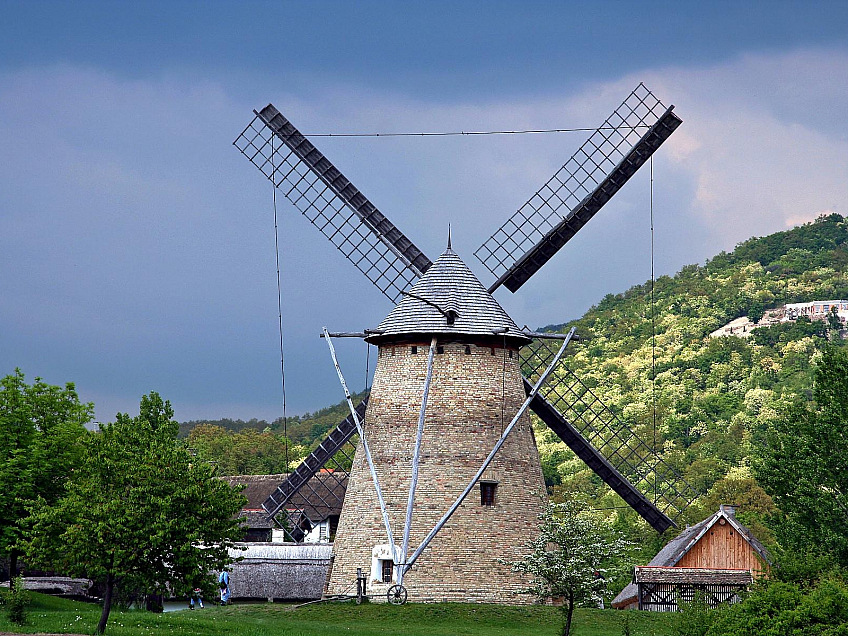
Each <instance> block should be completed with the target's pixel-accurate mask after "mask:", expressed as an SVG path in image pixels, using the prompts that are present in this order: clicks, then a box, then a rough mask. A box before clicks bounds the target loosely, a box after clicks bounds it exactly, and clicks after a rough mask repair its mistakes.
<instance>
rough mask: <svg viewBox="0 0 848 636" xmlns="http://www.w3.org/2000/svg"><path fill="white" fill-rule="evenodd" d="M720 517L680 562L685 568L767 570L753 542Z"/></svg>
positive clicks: (758, 572) (761, 571)
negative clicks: (752, 545) (749, 541)
mask: <svg viewBox="0 0 848 636" xmlns="http://www.w3.org/2000/svg"><path fill="white" fill-rule="evenodd" d="M723 521H724V519H719V520H718V522H716V523H715V524H714V525H713V527H712V528H710V529H709V530H708V531H707V533H706V534H705V535H704V536H703V537H701V538H700V539H699V540H698V543H696V544H695V545H693V546H692V549H691V550H689V552H687V553H686V554H684V555H683V558H682V559H680V561H679V562H678V563H677V567H681V568H722V569H740V570H751V571H752V572H753V573H754V576H760V575H762V574H763V570H764V568H763V564H762V562H761V561H760V559H759V558H758V557H757V553H756V552H754V549H753V548H752V547H751V545H750V544H749V543H748V542H747V541H746V540H745V538H744V537H742V536H741V535H740V534H739V533H738V532H736V530H735V529H734V528H733V526H732V525H730V524H729V523H727V522H724V524H723V525H722V522H723Z"/></svg>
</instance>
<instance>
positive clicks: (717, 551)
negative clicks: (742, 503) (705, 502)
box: [612, 505, 770, 612]
mask: <svg viewBox="0 0 848 636" xmlns="http://www.w3.org/2000/svg"><path fill="white" fill-rule="evenodd" d="M769 563H770V559H769V555H768V552H767V551H766V549H765V547H763V545H762V544H761V543H760V542H759V541H758V540H757V538H756V537H754V536H753V534H751V531H750V530H749V529H748V528H746V527H745V526H743V525H742V524H741V523H739V520H738V519H736V514H735V507H734V506H728V505H722V506H721V508H720V509H719V511H718V512H716V513H715V514H713V515H711V516H710V517H708V518H707V519H704V520H703V521H701V522H700V523H698V524H695V525H694V526H690V527H688V528H686V529H685V530H684V531H683V532H681V533H680V534H679V535H678V536H677V537H675V538H674V539H672V540H671V541H669V542H668V544H666V546H665V547H664V548H663V549H662V550H660V551H659V553H657V555H656V556H655V557H654V558H653V559H652V560H651V562H650V563H649V564H648V565H647V566H637V567H636V568H635V569H634V574H633V581H632V582H631V583H629V584H628V585H627V586H626V587H625V588H624V589H623V590H622V591H621V593H620V594H619V595H618V596H616V597H615V599H614V600H613V602H612V605H613V607H615V608H618V609H644V610H650V611H657V612H669V611H677V609H678V606H677V603H678V600H679V599H682V600H684V601H688V600H692V599H694V598H695V596H696V595H697V594H698V592H700V593H702V594H703V595H704V599H705V600H706V602H707V603H708V604H710V605H718V604H720V603H734V602H736V601H737V600H738V599H739V592H740V591H742V590H744V589H747V588H748V587H749V586H750V585H751V583H752V582H753V580H754V579H755V578H757V577H758V576H762V575H763V574H764V573H766V572H767V570H768V567H769Z"/></svg>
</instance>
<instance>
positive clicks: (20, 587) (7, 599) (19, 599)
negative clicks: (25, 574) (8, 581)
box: [0, 576, 32, 625]
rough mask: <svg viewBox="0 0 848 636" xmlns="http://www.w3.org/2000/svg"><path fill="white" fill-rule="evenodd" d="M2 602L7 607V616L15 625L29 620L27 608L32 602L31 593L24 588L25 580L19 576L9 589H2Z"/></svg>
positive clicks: (0, 600) (0, 595)
mask: <svg viewBox="0 0 848 636" xmlns="http://www.w3.org/2000/svg"><path fill="white" fill-rule="evenodd" d="M0 602H2V604H3V605H4V607H5V609H6V616H7V617H8V618H9V621H10V622H12V623H14V624H15V625H24V624H25V623H26V622H27V608H28V607H29V605H30V603H31V602H32V598H31V595H30V593H29V592H28V591H27V590H26V588H24V580H23V579H22V578H21V577H20V576H19V577H17V578H16V579H14V582H13V583H12V585H10V587H9V589H7V590H0Z"/></svg>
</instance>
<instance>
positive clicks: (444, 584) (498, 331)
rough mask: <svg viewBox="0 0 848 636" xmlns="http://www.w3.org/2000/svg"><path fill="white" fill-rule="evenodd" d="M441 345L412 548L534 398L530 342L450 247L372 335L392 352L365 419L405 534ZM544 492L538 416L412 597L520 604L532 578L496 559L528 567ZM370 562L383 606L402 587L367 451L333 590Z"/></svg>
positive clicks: (482, 486) (351, 496)
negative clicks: (524, 360) (523, 358)
mask: <svg viewBox="0 0 848 636" xmlns="http://www.w3.org/2000/svg"><path fill="white" fill-rule="evenodd" d="M377 332H378V333H377ZM433 338H435V339H436V343H437V344H436V353H435V356H434V361H433V365H432V382H431V384H430V389H429V397H428V402H427V409H426V413H425V420H424V427H423V438H422V442H421V459H420V465H419V474H418V483H419V486H418V488H417V489H416V493H415V500H414V511H415V514H414V518H413V524H412V527H411V532H410V541H411V545H419V544H420V543H421V542H422V541H423V540H424V538H425V536H426V534H427V533H428V531H429V530H430V529H431V528H433V526H434V525H435V524H436V523H437V522H438V521H439V519H440V518H441V517H442V515H443V514H444V512H445V510H447V509H448V508H449V506H450V505H451V504H452V503H453V502H454V500H455V499H456V497H457V495H459V493H461V492H462V490H463V488H465V486H466V485H467V484H468V483H469V481H470V480H471V479H472V478H473V477H474V475H475V473H476V472H477V470H478V468H479V467H480V466H481V464H482V462H483V461H484V459H485V458H486V456H487V454H488V453H489V451H490V450H491V449H492V447H493V446H494V444H495V442H497V440H498V438H499V437H500V436H501V433H502V432H503V430H504V427H505V426H506V425H507V424H509V422H510V419H511V417H512V415H513V414H515V413H516V412H517V411H518V409H519V408H520V407H521V404H522V402H523V401H524V400H525V397H526V395H525V391H524V385H523V382H522V375H521V370H520V368H519V364H518V361H519V356H518V352H519V349H520V348H521V347H522V346H524V345H526V344H528V343H529V342H530V338H529V337H528V336H526V335H524V334H523V333H522V332H521V330H520V329H519V328H518V326H517V325H516V324H515V323H514V322H513V321H512V319H511V318H510V317H509V316H508V315H507V314H506V312H505V311H504V310H503V309H502V308H501V306H500V305H499V304H498V303H497V301H496V300H495V299H494V298H493V297H492V295H491V294H489V292H488V291H486V288H485V287H483V285H482V284H481V283H480V281H479V280H477V278H476V277H475V276H474V274H473V273H472V272H471V270H470V269H469V268H468V267H467V266H466V265H465V263H463V262H462V260H461V259H460V258H459V256H458V255H457V254H456V253H455V252H454V251H453V250H452V249H451V248H450V243H449V244H448V248H447V250H445V252H444V253H443V254H442V255H441V256H440V257H439V258H438V259H436V261H435V262H434V263H433V265H432V266H431V267H430V268H429V269H428V270H427V272H426V273H425V274H424V276H422V277H421V279H419V281H418V282H417V283H416V284H415V285H414V286H413V287H412V289H410V291H409V293H408V294H407V295H406V296H405V298H404V299H403V300H402V301H401V302H400V303H399V304H398V305H397V306H396V307H395V308H394V309H393V310H392V312H391V313H390V314H389V315H388V316H387V317H386V318H385V320H383V321H382V322H381V323H380V325H379V326H378V327H377V329H376V330H375V334H373V335H369V336H368V338H367V339H368V340H369V341H371V342H372V343H374V344H375V345H377V347H378V351H379V354H378V360H377V369H376V371H375V375H374V383H373V385H372V389H371V396H370V399H369V403H368V410H367V412H366V415H365V427H366V435H367V436H368V440H369V444H370V447H371V454H372V455H373V457H374V462H375V464H376V470H377V473H378V475H379V481H380V485H381V487H382V489H383V497H384V498H385V503H386V508H387V511H388V514H389V516H390V519H391V525H392V527H394V528H403V527H404V516H405V510H406V507H407V499H408V497H407V495H408V492H409V489H410V482H411V472H410V469H409V468H410V466H411V465H412V459H413V457H412V455H413V449H414V447H415V440H416V430H417V423H418V416H419V405H420V403H421V400H422V388H421V387H422V386H423V385H424V381H425V379H426V374H427V367H428V364H427V363H428V351H429V348H430V345H431V344H432V342H433ZM544 492H545V483H544V478H543V476H542V470H541V466H540V463H539V452H538V450H537V449H536V443H535V440H534V438H533V431H532V428H531V426H530V417H529V414H527V413H525V414H524V416H523V417H522V418H521V419H520V421H519V422H518V424H517V425H516V426H515V427H514V428H513V430H512V433H511V434H510V436H509V437H508V438H507V441H506V442H505V443H504V445H503V446H502V447H501V449H500V451H499V452H498V453H497V455H496V456H495V458H494V460H493V462H492V463H491V465H490V466H489V467H488V468H487V469H486V471H485V472H484V473H483V476H482V479H480V481H479V482H478V485H477V487H476V489H475V491H472V494H471V495H469V497H467V498H466V500H465V501H464V502H463V504H462V505H461V506H460V507H459V508H458V510H457V512H456V513H455V514H454V515H453V517H452V518H451V519H450V521H449V522H448V523H447V525H445V527H444V528H443V529H442V530H441V532H440V533H439V534H438V536H437V537H436V538H435V539H434V540H433V542H432V543H430V545H429V547H428V548H427V550H426V551H425V552H424V553H423V554H422V555H421V558H420V559H419V561H418V564H417V565H416V566H415V567H414V568H413V569H411V570H410V571H409V573H408V574H406V576H405V578H404V579H403V581H404V585H405V586H406V587H407V589H408V590H409V595H410V598H411V599H413V600H428V601H481V602H516V598H518V599H519V600H520V597H516V596H515V595H514V592H516V591H518V589H519V588H521V587H522V584H524V583H525V582H524V581H522V580H520V579H517V578H516V577H515V575H513V574H511V573H510V572H509V567H508V566H505V565H502V564H499V563H498V561H497V560H498V558H507V559H517V558H518V557H519V551H520V550H521V548H522V547H523V545H524V544H525V543H526V542H527V539H528V537H532V536H533V535H534V533H535V532H536V530H535V528H536V526H537V517H538V514H539V512H540V511H541V508H542V496H543V495H544ZM380 537H381V538H380ZM398 543H400V542H399V541H398ZM399 547H400V546H399ZM363 566H365V568H366V570H367V569H368V567H369V566H370V574H369V576H368V586H369V592H371V593H374V594H379V595H380V596H383V595H384V594H385V593H386V591H387V590H388V588H389V587H391V586H392V585H394V584H395V583H396V582H397V580H398V572H397V569H396V568H394V567H393V564H392V553H391V550H390V546H388V545H387V544H386V535H385V532H384V530H383V523H382V519H381V516H380V506H379V505H378V501H377V497H376V494H375V490H374V487H373V485H372V480H371V475H370V473H369V468H368V466H367V463H366V461H365V456H364V452H363V450H362V448H361V447H360V448H359V449H358V450H357V453H356V458H355V460H354V462H353V468H352V469H351V475H350V481H349V484H348V490H347V495H346V497H345V504H344V510H343V514H342V518H341V521H340V523H339V529H338V534H337V535H336V541H335V557H334V562H333V569H332V573H331V578H330V585H329V589H328V591H329V593H330V594H337V593H342V592H343V591H344V590H345V589H346V588H348V587H350V581H351V580H354V579H355V578H356V569H357V567H363Z"/></svg>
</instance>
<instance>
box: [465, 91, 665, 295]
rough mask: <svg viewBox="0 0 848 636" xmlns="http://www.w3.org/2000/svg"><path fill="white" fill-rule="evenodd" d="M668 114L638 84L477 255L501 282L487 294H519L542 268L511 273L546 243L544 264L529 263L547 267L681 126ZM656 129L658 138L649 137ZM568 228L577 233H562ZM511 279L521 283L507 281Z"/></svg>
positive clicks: (656, 100) (542, 258)
mask: <svg viewBox="0 0 848 636" xmlns="http://www.w3.org/2000/svg"><path fill="white" fill-rule="evenodd" d="M670 111H671V109H670V108H667V107H666V106H665V105H664V104H663V103H662V102H661V101H660V100H659V99H658V98H657V97H656V96H655V95H654V94H653V93H652V92H651V91H650V90H648V88H647V87H645V85H644V84H642V83H640V84H639V85H638V86H637V87H636V88H635V89H634V90H633V91H632V92H631V93H630V95H628V96H627V98H625V100H624V101H623V102H622V103H621V105H619V106H618V108H616V109H615V110H614V111H613V113H612V114H611V115H610V116H609V117H607V119H606V120H605V121H604V123H603V124H602V125H601V126H600V127H599V128H597V129H596V130H595V131H594V132H593V133H592V134H591V135H590V136H589V138H588V139H587V140H586V141H585V142H584V143H583V145H582V146H580V148H579V149H578V150H577V151H576V152H575V153H574V154H573V155H572V156H571V158H570V159H569V160H568V161H566V162H565V164H563V166H562V167H561V168H560V169H559V170H558V171H557V172H556V173H554V175H553V176H552V177H551V178H550V179H549V180H548V182H547V183H545V185H543V186H542V187H541V188H539V190H538V191H537V192H536V193H535V194H534V195H533V196H532V197H530V199H529V200H528V201H527V202H526V203H525V204H524V205H522V206H521V207H520V208H519V209H518V211H517V212H516V213H515V214H513V215H512V216H511V217H510V218H509V219H508V220H507V221H506V222H505V223H504V224H503V225H502V226H501V227H500V228H499V229H498V230H497V231H495V233H494V234H493V235H492V236H491V237H489V239H488V240H486V241H485V242H484V243H483V245H481V246H480V247H479V248H478V249H477V251H475V252H474V255H475V256H476V257H477V258H478V259H479V260H480V262H481V263H483V265H484V266H485V267H486V268H487V269H488V270H489V271H490V272H491V273H492V274H494V275H495V277H497V278H498V282H497V283H495V285H493V287H492V288H491V289H490V290H489V291H490V292H491V291H494V289H495V288H497V286H499V285H500V284H501V283H504V282H506V286H507V287H508V288H509V289H510V290H511V291H513V292H514V291H516V290H517V289H518V287H520V286H521V285H522V284H523V282H524V280H526V277H527V276H529V275H532V273H533V272H535V271H536V269H538V267H541V265H539V264H537V265H536V266H535V267H531V268H530V273H529V274H527V275H525V276H524V277H523V278H522V277H521V276H520V275H515V274H514V273H513V272H511V271H510V270H511V269H514V268H515V267H516V266H517V265H518V264H519V261H520V260H521V257H522V256H524V257H525V258H527V257H528V256H530V255H531V253H532V251H533V250H534V249H536V250H539V249H540V247H542V246H543V245H544V243H543V242H544V241H545V240H547V241H548V242H550V243H552V245H549V246H545V247H544V248H543V249H542V251H543V252H545V253H544V254H543V255H541V258H539V256H535V257H533V258H532V259H531V260H540V261H541V262H542V263H544V262H545V261H546V260H547V259H549V258H550V257H551V256H553V253H555V252H556V250H558V249H559V248H560V247H562V244H563V243H564V242H565V241H567V240H568V239H569V238H570V237H571V236H572V235H573V234H574V233H576V232H577V231H578V230H579V229H580V228H581V227H582V226H583V224H585V223H586V222H587V221H588V220H589V219H590V218H591V217H592V216H593V215H594V214H595V213H596V212H597V211H598V210H599V209H600V208H601V207H602V206H603V205H604V204H605V203H606V201H608V200H609V199H610V198H611V197H612V196H613V195H614V194H615V192H617V191H618V189H619V188H620V187H622V186H623V185H624V183H626V181H627V180H628V179H629V178H630V176H632V175H633V174H634V173H635V172H636V170H638V168H639V167H640V166H641V165H642V164H643V163H644V161H645V160H647V158H648V157H649V156H650V154H651V153H653V151H654V150H656V148H657V147H659V145H661V144H662V142H663V141H665V139H667V138H668V136H669V135H670V134H671V133H672V132H673V131H674V129H676V128H677V126H678V125H679V124H680V123H681V120H680V119H679V118H677V117H676V116H675V115H674V114H673V113H671V112H670ZM660 124H661V125H660ZM658 125H659V126H658ZM657 127H658V129H657V130H656V134H654V135H649V134H648V133H652V132H654V129H655V128H657ZM629 163H632V164H633V165H627V164H629ZM564 223H565V224H566V225H568V224H569V223H570V224H571V225H572V226H573V227H565V228H563V227H562V226H563V224H564ZM557 233H558V234H560V235H561V236H555V235H556V234H557ZM508 277H512V278H518V279H519V280H512V281H505V279H506V278H508Z"/></svg>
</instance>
